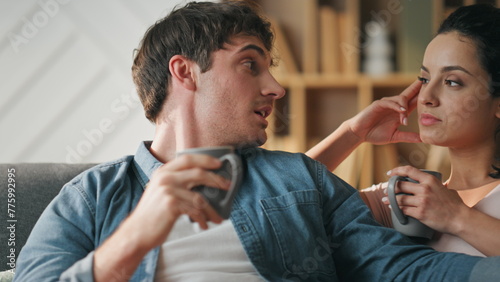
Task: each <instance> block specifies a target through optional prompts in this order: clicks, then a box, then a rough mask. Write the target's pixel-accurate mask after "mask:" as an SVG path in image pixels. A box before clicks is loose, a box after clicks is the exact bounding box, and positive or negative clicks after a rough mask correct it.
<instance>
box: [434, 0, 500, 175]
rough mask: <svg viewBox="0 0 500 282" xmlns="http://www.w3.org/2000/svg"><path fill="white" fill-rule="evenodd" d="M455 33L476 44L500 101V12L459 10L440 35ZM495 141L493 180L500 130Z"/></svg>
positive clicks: (498, 169) (483, 7)
mask: <svg viewBox="0 0 500 282" xmlns="http://www.w3.org/2000/svg"><path fill="white" fill-rule="evenodd" d="M454 31H455V32H458V34H460V35H461V36H464V37H467V38H469V39H471V40H472V42H474V44H475V46H476V50H477V55H478V59H479V63H480V64H481V66H482V67H483V68H484V69H485V70H486V71H487V72H488V74H489V75H490V85H489V87H490V93H491V95H492V96H493V97H495V98H498V97H500V9H498V8H495V7H494V6H493V5H489V4H476V5H470V6H463V7H460V8H458V9H457V10H455V11H454V12H453V13H451V14H450V15H449V16H448V18H446V19H445V20H444V21H443V23H442V24H441V26H440V27H439V30H438V34H443V33H448V32H454ZM495 140H496V145H497V146H496V150H495V156H494V161H495V163H494V164H493V165H492V167H493V170H494V172H492V173H491V174H490V176H491V177H494V178H500V165H499V164H500V126H499V127H498V128H497V129H496V131H495Z"/></svg>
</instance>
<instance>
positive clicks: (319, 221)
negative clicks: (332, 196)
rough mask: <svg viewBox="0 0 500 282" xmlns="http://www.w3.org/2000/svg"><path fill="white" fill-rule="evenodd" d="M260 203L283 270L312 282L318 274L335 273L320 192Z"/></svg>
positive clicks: (288, 194)
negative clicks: (278, 252)
mask: <svg viewBox="0 0 500 282" xmlns="http://www.w3.org/2000/svg"><path fill="white" fill-rule="evenodd" d="M260 204H261V207H262V209H263V210H264V214H265V215H266V217H267V219H268V220H269V222H270V224H271V226H272V228H271V229H272V230H270V231H272V233H273V235H274V237H275V239H276V241H277V244H278V246H279V251H280V254H279V255H280V256H281V257H280V259H281V261H282V262H283V267H284V268H285V270H286V271H287V272H288V273H289V274H290V275H297V276H299V277H301V278H305V279H303V280H310V279H311V278H312V276H316V275H320V276H321V275H333V274H335V265H334V262H333V258H332V249H331V244H329V240H328V236H327V234H326V231H325V228H324V225H323V218H322V209H321V195H320V193H319V192H318V191H317V190H302V191H294V192H290V193H287V194H284V195H281V196H278V197H274V198H267V199H262V200H261V201H260ZM275 255H276V256H277V255H278V254H275Z"/></svg>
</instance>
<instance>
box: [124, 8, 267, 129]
mask: <svg viewBox="0 0 500 282" xmlns="http://www.w3.org/2000/svg"><path fill="white" fill-rule="evenodd" d="M237 34H244V35H250V36H256V37H257V38H259V39H260V40H261V41H262V43H263V44H264V47H265V48H267V50H269V51H271V48H272V45H273V39H274V36H273V33H272V31H271V25H270V23H269V22H268V21H266V20H265V19H264V18H262V17H261V16H260V15H259V14H258V13H257V10H256V9H255V7H254V6H250V4H248V3H246V2H244V1H224V2H222V3H214V2H190V3H188V4H187V5H185V6H184V7H181V8H176V9H174V10H173V11H172V12H171V13H170V14H169V15H168V16H166V17H165V18H163V19H161V20H159V21H157V22H156V23H155V24H154V25H153V26H151V27H150V28H149V29H148V31H147V32H146V34H145V35H144V38H143V39H142V41H141V46H140V48H139V50H138V52H137V54H136V56H135V58H134V63H133V66H132V76H133V79H134V83H135V85H136V88H137V92H138V94H139V98H140V99H141V102H142V104H143V107H144V111H145V115H146V117H147V118H148V119H149V120H150V121H151V122H155V121H156V118H157V117H158V114H159V113H160V111H161V109H162V106H163V103H164V102H165V99H166V96H167V95H168V85H169V83H170V82H169V81H170V76H171V74H170V72H169V61H170V58H172V57H173V56H174V55H182V56H184V57H186V58H188V59H189V60H192V61H194V62H196V63H197V64H198V65H199V66H200V68H201V71H202V72H205V71H207V70H209V69H210V67H211V59H210V58H211V54H212V53H213V52H214V51H217V50H219V49H221V48H222V47H223V45H224V43H229V41H230V39H231V37H232V36H233V35H237Z"/></svg>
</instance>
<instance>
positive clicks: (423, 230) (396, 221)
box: [387, 170, 442, 240]
mask: <svg viewBox="0 0 500 282" xmlns="http://www.w3.org/2000/svg"><path fill="white" fill-rule="evenodd" d="M422 171H423V172H426V173H429V174H432V175H434V176H435V177H437V178H438V179H439V180H440V181H441V178H442V176H441V173H439V172H437V171H432V170H422ZM399 181H408V182H413V183H418V181H416V180H414V179H411V178H409V177H403V176H398V175H395V176H393V177H391V178H390V179H389V183H388V186H387V195H388V198H389V203H390V206H391V219H392V224H393V226H394V229H396V230H397V231H399V232H401V233H403V234H404V235H406V236H409V237H414V238H422V239H427V240H429V239H431V238H432V236H433V235H434V230H433V229H431V228H430V227H428V226H427V225H425V224H423V223H422V222H420V221H418V220H417V219H415V218H413V217H411V216H407V215H405V214H403V211H402V210H401V209H400V208H399V205H398V203H397V201H396V193H395V189H396V185H397V183H398V182H399ZM401 194H404V193H401Z"/></svg>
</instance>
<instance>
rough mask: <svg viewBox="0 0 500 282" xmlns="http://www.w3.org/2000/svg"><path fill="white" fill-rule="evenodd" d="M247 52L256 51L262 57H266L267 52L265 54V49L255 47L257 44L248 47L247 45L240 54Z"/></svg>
mask: <svg viewBox="0 0 500 282" xmlns="http://www.w3.org/2000/svg"><path fill="white" fill-rule="evenodd" d="M246 50H255V51H257V53H259V55H261V56H262V57H266V52H264V49H262V48H260V47H259V46H257V45H255V44H248V45H246V46H245V47H243V48H241V49H240V50H239V51H238V53H241V52H244V51H246Z"/></svg>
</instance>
